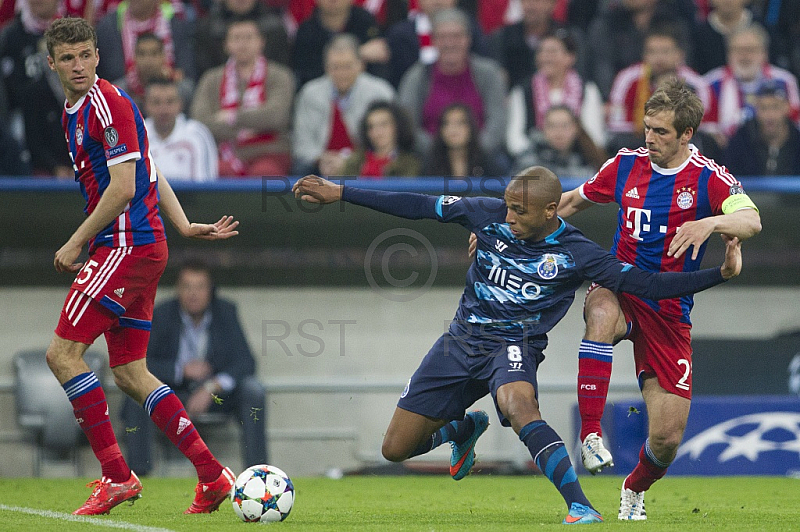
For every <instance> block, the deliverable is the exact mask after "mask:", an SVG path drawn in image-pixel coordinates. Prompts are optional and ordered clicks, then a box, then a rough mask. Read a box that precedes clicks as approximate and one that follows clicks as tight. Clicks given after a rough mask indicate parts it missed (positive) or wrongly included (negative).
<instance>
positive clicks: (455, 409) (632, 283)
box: [294, 166, 741, 524]
mask: <svg viewBox="0 0 800 532" xmlns="http://www.w3.org/2000/svg"><path fill="white" fill-rule="evenodd" d="M294 191H295V196H297V197H299V198H302V199H305V200H307V201H311V202H315V203H332V202H335V201H339V200H342V201H346V202H349V203H353V204H356V205H362V206H365V207H369V208H371V209H375V210H377V211H380V212H385V213H388V214H394V215H396V216H402V217H404V218H409V219H415V220H416V219H422V218H429V219H434V220H438V221H440V222H450V223H458V224H460V225H462V226H463V227H465V228H466V229H468V230H470V231H472V232H473V233H474V234H475V235H476V238H477V253H476V254H475V261H474V262H473V263H472V265H471V266H470V268H469V270H468V271H467V279H466V284H465V287H464V292H463V294H462V296H461V301H460V302H459V305H458V310H457V311H456V315H455V318H454V319H453V321H452V322H451V324H450V327H449V328H448V330H447V331H446V332H445V333H444V334H443V335H442V336H441V337H440V338H439V340H438V341H437V342H436V343H435V344H434V345H433V347H431V349H430V351H429V352H428V354H427V355H426V356H425V358H424V359H423V360H422V362H421V363H420V366H419V368H417V370H416V371H415V372H414V375H413V376H412V377H411V379H410V380H409V382H408V384H407V385H406V388H405V390H404V391H403V393H402V394H401V395H400V400H399V401H398V403H397V408H396V409H395V413H394V415H393V417H392V420H391V422H390V423H389V427H388V428H387V430H386V435H385V436H384V440H383V447H382V449H381V451H382V453H383V456H384V457H385V458H386V459H388V460H391V461H393V462H400V461H403V460H406V459H408V458H411V457H413V456H418V455H421V454H424V453H427V452H429V451H431V450H432V449H434V448H435V447H437V446H439V445H441V444H442V443H444V442H450V444H451V447H452V454H451V458H450V474H451V475H452V477H453V478H454V479H455V480H460V479H462V478H464V476H466V475H467V474H468V473H469V471H470V469H471V468H472V466H473V464H474V462H475V443H476V441H477V439H478V438H479V437H480V436H481V434H483V432H484V431H485V430H486V428H487V426H488V424H489V421H488V419H489V418H488V415H487V413H486V412H483V411H480V410H479V411H472V412H469V413H467V414H466V415H465V412H466V410H467V409H468V408H470V406H471V405H472V404H473V403H474V402H475V401H477V400H478V399H480V398H481V397H483V396H485V395H487V394H491V396H492V399H493V400H494V403H495V408H496V411H497V415H498V417H499V419H500V423H501V424H502V425H504V426H507V427H509V426H510V427H512V428H513V430H514V432H516V433H517V435H518V436H519V439H520V441H522V443H523V444H524V445H525V446H526V447H527V449H528V452H529V453H530V456H531V458H532V459H533V460H534V462H535V463H536V465H537V467H539V469H540V470H541V471H542V473H543V474H544V475H545V476H546V477H547V478H548V479H549V480H550V481H551V482H552V483H553V484H554V485H555V487H556V489H558V491H559V493H560V494H561V496H562V497H563V498H564V502H565V503H566V505H567V508H568V509H569V513H568V514H567V516H566V517H565V518H564V521H563V523H564V524H589V523H597V522H601V521H602V517H601V516H600V514H599V513H598V512H597V510H595V509H594V508H593V507H592V505H591V503H590V502H589V500H588V499H587V498H586V496H585V494H584V493H583V490H582V489H581V485H580V482H579V480H578V477H577V475H576V474H575V470H574V469H573V467H572V462H571V461H570V458H569V455H568V453H567V450H566V447H565V445H564V442H563V441H562V439H561V438H560V437H559V435H558V434H557V433H556V432H555V431H554V430H553V429H552V427H550V426H549V425H548V424H547V423H546V422H545V421H544V420H543V419H542V416H541V413H540V411H539V402H538V394H537V390H538V383H537V379H536V373H537V370H538V367H539V364H540V363H541V362H542V360H543V359H544V349H545V347H546V346H547V333H548V332H549V331H550V330H551V329H552V328H553V327H554V326H555V325H556V324H557V323H558V322H559V321H560V320H561V318H563V317H564V315H565V314H566V312H567V310H568V309H569V307H570V305H571V304H572V301H573V298H574V295H575V291H576V290H577V289H578V288H579V287H580V286H581V285H582V283H583V282H584V281H585V280H596V281H597V282H599V283H601V284H602V285H603V286H607V287H609V288H610V289H612V290H613V291H614V292H632V293H636V294H639V295H640V296H643V297H651V298H654V299H662V298H665V297H675V296H678V295H683V294H689V293H693V292H696V291H699V290H703V289H705V288H708V287H710V286H713V285H715V284H718V283H720V282H722V280H723V278H729V277H732V276H733V275H736V274H737V273H738V271H739V268H740V267H741V260H740V259H741V250H740V245H739V241H738V239H736V238H732V239H729V244H728V246H727V250H726V257H725V264H724V265H723V268H722V269H721V270H720V269H717V268H712V269H707V270H702V271H696V272H674V273H673V272H666V273H652V272H645V271H643V270H641V269H639V268H636V267H635V266H632V265H631V264H626V263H624V262H622V261H620V260H619V259H617V258H616V257H614V256H613V255H611V254H610V253H608V252H607V251H606V250H604V249H602V248H601V247H600V246H599V245H597V244H595V243H594V242H592V241H590V240H588V239H587V238H586V237H585V236H583V234H581V232H580V231H578V230H577V229H575V228H574V227H572V226H571V225H569V224H567V223H565V222H564V221H563V220H562V219H560V218H558V217H557V216H556V208H557V206H558V202H559V200H560V198H561V183H560V182H559V180H558V178H557V177H556V176H555V174H553V172H551V171H550V170H548V169H546V168H543V167H541V166H535V167H531V168H529V169H527V170H525V171H523V172H522V173H521V174H520V175H518V176H516V177H514V178H513V179H512V180H511V182H510V183H509V184H508V186H507V187H506V190H505V197H504V199H503V200H501V199H498V198H460V197H457V196H440V197H435V196H427V195H424V194H412V193H399V192H379V191H370V190H360V189H357V188H354V187H350V186H347V187H342V186H339V185H336V184H334V183H331V182H330V181H327V180H324V179H321V178H319V177H317V176H307V177H305V178H303V179H301V180H299V181H298V182H297V183H296V184H295V186H294Z"/></svg>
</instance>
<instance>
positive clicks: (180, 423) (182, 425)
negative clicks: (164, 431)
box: [178, 417, 192, 434]
mask: <svg viewBox="0 0 800 532" xmlns="http://www.w3.org/2000/svg"><path fill="white" fill-rule="evenodd" d="M191 424H192V422H191V421H189V420H188V419H186V418H185V417H182V418H181V419H180V420H179V421H178V434H180V433H181V432H183V431H184V430H186V427H188V426H189V425H191Z"/></svg>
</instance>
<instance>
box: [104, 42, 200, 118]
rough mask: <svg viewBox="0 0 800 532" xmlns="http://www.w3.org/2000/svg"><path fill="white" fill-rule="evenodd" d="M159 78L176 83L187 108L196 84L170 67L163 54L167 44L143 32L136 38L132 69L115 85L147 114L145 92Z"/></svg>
mask: <svg viewBox="0 0 800 532" xmlns="http://www.w3.org/2000/svg"><path fill="white" fill-rule="evenodd" d="M156 78H160V79H169V80H173V81H175V83H176V84H177V87H178V92H179V93H180V97H181V100H183V104H184V105H187V106H188V105H189V104H190V103H191V102H192V92H193V91H194V81H193V80H191V79H187V78H184V77H183V73H182V72H180V71H179V70H175V69H174V68H172V67H171V66H170V65H169V62H168V61H167V55H166V54H165V53H164V42H163V41H162V40H161V39H159V38H158V37H157V36H156V35H155V34H153V33H142V34H140V35H139V36H138V37H137V38H136V48H135V50H134V55H133V68H132V69H130V70H129V71H128V72H127V73H126V74H125V76H124V77H122V78H120V79H118V80H116V81H115V82H114V85H116V86H117V87H119V88H120V89H122V90H124V91H125V92H127V93H128V95H129V96H130V97H131V98H133V101H134V102H135V103H136V106H137V107H139V108H141V109H142V110H144V111H145V116H146V114H147V109H146V107H145V105H144V91H145V87H146V86H147V84H148V83H149V82H150V81H151V80H153V79H156Z"/></svg>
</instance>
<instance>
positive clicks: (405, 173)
mask: <svg viewBox="0 0 800 532" xmlns="http://www.w3.org/2000/svg"><path fill="white" fill-rule="evenodd" d="M360 137H361V147H360V148H358V149H357V150H356V151H354V152H353V153H352V154H350V156H349V157H348V158H347V160H346V161H345V162H344V167H343V168H342V174H343V175H356V176H359V177H377V178H380V177H416V176H418V175H419V171H420V168H419V158H418V157H417V155H416V154H415V153H414V130H413V129H411V123H410V121H409V120H408V116H406V112H405V110H404V109H403V108H402V107H400V106H399V105H397V104H396V103H394V102H390V101H387V100H378V101H375V102H372V103H371V104H370V106H369V107H368V108H367V112H366V113H364V118H363V119H362V120H361V127H360Z"/></svg>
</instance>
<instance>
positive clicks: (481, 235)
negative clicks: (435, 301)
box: [342, 187, 723, 342]
mask: <svg viewBox="0 0 800 532" xmlns="http://www.w3.org/2000/svg"><path fill="white" fill-rule="evenodd" d="M342 199H343V200H344V201H348V202H350V203H354V204H358V205H363V206H366V207H370V208H373V209H375V210H379V211H381V212H386V213H389V214H394V215H397V216H402V217H404V218H411V219H421V218H432V219H436V220H439V221H442V222H455V223H458V224H460V225H462V226H464V227H465V228H466V229H468V230H470V231H472V232H474V233H475V234H476V235H477V237H478V249H477V252H476V256H475V261H474V262H473V263H472V265H471V266H470V268H469V270H468V271H467V281H466V286H465V288H464V293H463V295H462V296H461V301H460V303H459V306H458V310H457V311H456V315H455V319H454V321H453V323H452V325H451V327H450V332H451V333H452V334H453V335H454V336H456V337H458V338H461V339H464V340H469V339H476V340H491V339H502V340H503V341H506V342H522V341H525V340H526V339H532V338H534V337H542V336H543V335H546V334H547V332H548V331H550V329H552V328H553V327H554V326H555V324H556V323H558V322H559V321H560V320H561V318H563V317H564V314H566V312H567V310H568V309H569V307H570V305H571V304H572V301H573V299H574V296H575V291H576V290H577V289H578V288H579V287H580V286H581V284H582V283H583V282H584V281H595V282H597V283H598V284H600V285H602V286H605V287H606V288H609V289H610V290H612V291H614V292H628V293H631V294H635V295H637V296H640V297H646V298H650V299H663V298H671V297H677V296H680V295H684V294H689V293H694V292H699V291H701V290H705V289H706V288H710V287H711V286H714V285H717V284H719V283H721V282H723V278H722V275H721V273H720V270H719V268H711V269H706V270H701V271H698V272H666V273H652V272H646V271H644V270H641V269H639V268H636V267H635V266H632V265H630V264H627V263H624V262H620V261H619V259H617V258H616V257H614V256H613V255H611V254H610V253H609V252H608V251H606V250H604V249H603V248H602V247H600V246H599V245H598V244H596V243H594V242H592V241H591V240H589V239H588V238H586V237H585V236H584V235H583V233H581V232H580V231H579V230H578V229H576V228H575V227H573V226H571V225H569V224H568V223H566V222H565V221H564V220H561V219H559V227H558V229H556V230H555V231H554V232H553V233H552V234H550V235H548V236H547V237H546V238H544V239H543V240H539V241H537V242H529V241H527V240H518V239H517V238H515V237H514V235H513V234H512V233H511V231H510V229H509V226H508V224H507V223H506V222H505V217H506V205H505V202H504V201H503V200H501V199H497V198H485V197H482V198H461V197H458V196H439V197H435V196H426V195H423V194H412V193H395V192H378V191H367V190H361V189H356V188H352V187H345V189H344V192H343V195H342Z"/></svg>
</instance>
